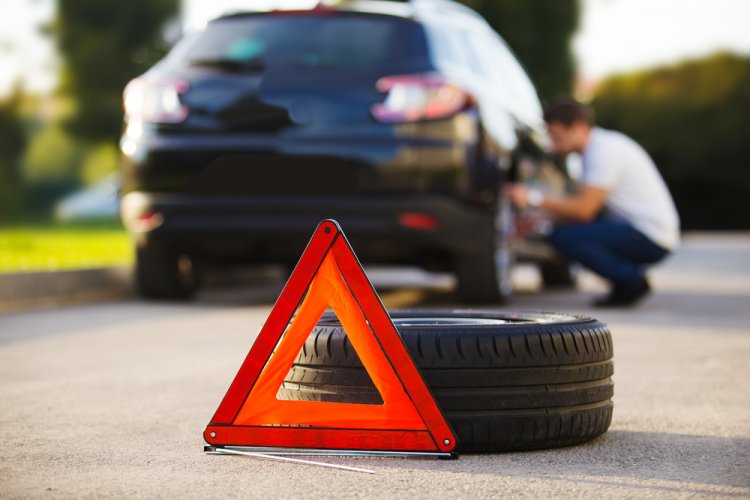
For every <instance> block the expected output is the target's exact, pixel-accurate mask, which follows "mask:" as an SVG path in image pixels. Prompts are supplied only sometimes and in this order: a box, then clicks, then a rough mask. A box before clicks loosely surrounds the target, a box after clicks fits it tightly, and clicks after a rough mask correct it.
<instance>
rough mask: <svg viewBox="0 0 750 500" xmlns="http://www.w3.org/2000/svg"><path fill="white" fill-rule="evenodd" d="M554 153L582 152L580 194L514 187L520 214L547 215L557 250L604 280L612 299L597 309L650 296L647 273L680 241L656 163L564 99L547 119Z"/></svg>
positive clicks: (581, 107) (599, 302) (552, 107)
mask: <svg viewBox="0 0 750 500" xmlns="http://www.w3.org/2000/svg"><path fill="white" fill-rule="evenodd" d="M544 119H545V121H546V122H547V128H548V131H549V136H550V139H551V141H552V147H553V149H554V152H555V153H557V154H559V155H561V156H566V155H568V154H570V153H574V152H576V153H580V154H581V155H582V160H583V172H582V176H581V178H580V180H579V183H580V185H579V186H578V190H577V192H576V193H575V194H573V195H570V196H565V197H559V198H558V197H549V196H545V195H544V194H542V193H541V192H539V191H537V190H534V189H529V188H527V187H526V186H523V185H519V184H515V185H512V186H510V187H509V189H508V191H509V194H510V196H511V199H512V200H513V203H514V204H515V205H516V206H517V207H519V208H526V207H538V208H541V209H543V210H544V211H546V212H548V213H549V214H550V215H551V216H552V218H553V219H554V220H555V223H556V227H555V230H554V231H553V233H552V235H551V242H552V244H553V245H554V247H555V248H556V249H557V250H558V251H559V252H560V253H561V254H563V255H564V256H566V257H568V258H569V259H571V260H573V261H577V262H579V263H581V264H582V265H584V266H585V267H587V268H588V269H590V270H592V271H594V272H595V273H597V274H599V275H600V276H602V277H604V278H605V279H607V280H608V281H609V282H610V283H611V285H612V287H611V291H610V293H609V294H608V295H607V296H606V297H603V298H601V299H599V300H597V301H596V302H595V303H594V305H596V306H600V307H617V306H620V307H627V306H632V305H634V304H636V303H637V302H638V301H640V300H641V299H643V298H644V297H645V296H646V295H648V293H649V292H650V290H651V287H650V285H649V282H648V279H647V278H646V274H645V271H646V267H647V266H648V265H650V264H654V263H656V262H658V261H660V260H661V259H663V258H664V257H665V256H666V255H668V254H669V253H670V252H671V251H672V250H674V248H675V247H676V246H677V244H678V242H679V237H680V234H679V217H678V215H677V210H676V209H675V206H674V202H673V201H672V197H671V195H670V194H669V190H668V189H667V186H666V184H665V183H664V180H663V179H662V177H661V175H660V174H659V172H658V170H657V169H656V166H655V165H654V162H653V161H652V160H651V158H650V157H649V156H648V154H647V153H646V151H645V150H644V149H643V148H642V147H641V146H640V145H638V144H637V143H636V142H635V141H633V140H632V139H630V138H629V137H627V136H625V135H624V134H621V133H619V132H615V131H612V130H605V129H602V128H599V127H595V126H594V124H593V111H592V110H591V109H590V108H589V107H588V106H586V105H584V104H581V103H579V102H577V101H574V100H572V99H561V100H558V101H555V102H553V103H551V104H550V106H548V107H547V109H546V110H545V113H544Z"/></svg>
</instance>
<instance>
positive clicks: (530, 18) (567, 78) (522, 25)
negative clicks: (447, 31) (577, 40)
mask: <svg viewBox="0 0 750 500" xmlns="http://www.w3.org/2000/svg"><path fill="white" fill-rule="evenodd" d="M460 2H461V3H463V4H465V5H467V6H469V7H471V8H472V9H474V10H476V11H477V12H478V13H480V14H481V15H482V16H483V17H484V18H485V19H486V20H487V22H488V23H489V24H490V26H492V27H493V28H494V29H495V31H497V32H498V33H500V36H502V37H503V39H504V40H505V41H506V42H507V43H508V45H509V46H510V48H511V49H513V52H515V54H516V56H517V57H518V59H519V60H520V61H521V63H522V64H523V65H524V67H525V68H526V71H528V73H529V75H530V76H531V79H532V80H533V82H534V84H535V86H536V89H537V92H538V93H539V96H540V97H541V98H542V99H548V98H550V97H554V96H556V95H558V94H570V93H571V89H572V86H573V77H574V74H575V63H574V60H573V53H572V51H571V47H570V44H571V40H572V38H573V35H574V34H575V32H576V30H577V29H578V17H579V14H580V6H579V3H578V0H460Z"/></svg>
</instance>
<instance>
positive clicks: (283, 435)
mask: <svg viewBox="0 0 750 500" xmlns="http://www.w3.org/2000/svg"><path fill="white" fill-rule="evenodd" d="M327 307H331V308H332V309H333V310H334V312H335V313H336V315H337V316H338V318H339V319H340V320H341V323H342V326H343V327H344V331H346V333H347V336H348V337H349V340H350V341H351V343H352V346H353V347H354V349H355V350H356V351H357V354H358V355H359V357H360V359H361V361H362V364H363V365H364V367H365V369H366V370H367V373H368V374H369V375H370V378H371V379H372V381H373V383H374V384H375V386H376V388H377V389H378V391H379V392H380V394H381V396H382V398H383V404H382V405H372V404H355V403H325V402H310V401H280V400H277V399H276V393H277V391H278V390H279V387H280V386H281V384H282V382H283V380H284V377H285V376H286V374H287V373H288V372H289V370H290V368H291V366H292V364H293V363H294V359H295V357H296V356H297V353H298V352H299V350H300V349H301V348H302V345H303V344H304V343H305V341H306V340H307V337H308V335H309V334H310V332H311V331H312V329H313V327H314V326H315V325H316V324H317V322H318V321H319V319H320V318H321V316H322V315H323V313H324V312H325V310H326V308H327ZM295 311H296V313H297V314H296V315H295ZM293 316H294V319H292V317H293ZM203 436H204V438H205V440H206V442H208V443H209V444H211V445H215V446H258V447H291V448H321V449H349V450H373V451H396V452H402V451H415V452H440V453H450V452H453V450H454V449H455V447H456V437H455V435H454V434H453V431H452V430H451V428H450V425H449V424H448V422H447V421H446V419H445V417H444V416H443V414H442V412H441V411H440V408H439V407H438V405H437V403H436V402H435V399H434V398H433V396H432V394H431V393H430V390H429V388H428V387H427V385H426V384H425V382H424V380H423V379H422V376H421V374H420V372H419V370H418V368H417V367H416V365H415V364H414V361H413V360H412V359H411V356H410V355H409V352H408V350H407V349H406V346H405V345H404V343H403V340H402V339H401V337H400V336H399V334H398V332H397V331H396V329H395V327H394V326H393V323H392V322H391V319H390V317H389V316H388V313H387V312H386V310H385V308H384V307H383V304H382V303H381V302H380V299H379V298H378V296H377V293H376V292H375V289H374V288H373V286H372V284H371V283H370V282H369V280H368V279H367V276H366V275H365V273H364V270H363V269H362V266H361V264H360V263H359V261H358V260H357V257H356V256H355V255H354V251H353V250H352V248H351V246H350V245H349V242H348V241H347V239H346V237H345V236H344V233H343V232H342V231H341V228H340V227H339V225H338V223H336V221H333V220H326V221H323V222H321V223H320V224H319V225H318V228H317V229H316V230H315V233H314V234H313V237H312V239H311V240H310V242H309V243H308V245H307V248H306V249H305V252H304V253H303V254H302V257H301V258H300V261H299V263H298V264H297V267H296V268H295V269H294V272H293V273H292V275H291V276H290V278H289V281H288V282H287V284H286V286H285V287H284V290H283V291H282V292H281V295H280V296H279V298H278V300H277V301H276V304H275V305H274V307H273V309H272V310H271V313H270V315H269V317H268V320H267V321H266V323H265V325H264V326H263V328H262V329H261V331H260V333H259V334H258V338H257V339H256V341H255V343H254V344H253V346H252V348H251V349H250V352H249V353H248V355H247V357H246V358H245V361H244V362H243V364H242V366H241V367H240V370H239V372H238V373H237V375H236V376H235V378H234V381H233V382H232V385H231V386H230V387H229V390H228V391H227V393H226V395H225V396H224V399H223V400H222V402H221V404H220V405H219V408H218V409H217V410H216V414H215V415H214V416H213V418H212V419H211V423H210V424H208V426H207V427H206V430H205V431H204V433H203Z"/></svg>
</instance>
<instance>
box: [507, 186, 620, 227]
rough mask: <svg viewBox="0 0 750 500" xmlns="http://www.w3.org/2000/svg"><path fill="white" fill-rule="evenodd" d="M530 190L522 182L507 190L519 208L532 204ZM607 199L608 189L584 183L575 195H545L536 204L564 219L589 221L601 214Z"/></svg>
mask: <svg viewBox="0 0 750 500" xmlns="http://www.w3.org/2000/svg"><path fill="white" fill-rule="evenodd" d="M529 191H530V190H529V188H527V187H526V186H523V185H520V184H514V185H512V186H509V188H508V190H507V192H508V194H509V195H510V197H511V200H513V203H514V204H515V205H516V206H517V207H519V208H526V207H529V206H531V205H530V204H529ZM606 199H607V190H606V189H604V188H599V187H594V186H587V185H582V186H581V189H580V190H579V192H578V193H576V194H574V195H571V196H565V197H561V198H557V197H549V196H544V197H543V198H542V200H541V203H539V204H538V205H536V206H537V207H538V208H541V209H543V210H546V211H548V212H550V213H552V214H553V215H556V216H557V217H559V218H562V219H568V220H574V221H579V222H588V221H590V220H592V219H594V218H595V217H596V216H597V215H598V214H599V212H600V211H601V209H602V207H603V206H604V201H605V200H606Z"/></svg>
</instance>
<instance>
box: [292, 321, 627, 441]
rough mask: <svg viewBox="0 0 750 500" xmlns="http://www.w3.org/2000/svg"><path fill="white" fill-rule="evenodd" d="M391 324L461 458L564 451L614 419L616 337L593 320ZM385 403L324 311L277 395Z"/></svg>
mask: <svg viewBox="0 0 750 500" xmlns="http://www.w3.org/2000/svg"><path fill="white" fill-rule="evenodd" d="M391 318H392V319H393V323H394V325H395V326H396V329H397V330H398V332H399V334H400V335H401V337H402V338H403V339H404V342H405V343H406V346H407V348H408V350H409V352H410V353H411V356H412V358H413V359H414V362H415V363H416V365H417V366H418V367H419V368H420V369H421V372H422V376H423V378H424V379H425V382H426V383H427V385H428V387H429V388H430V389H431V391H432V393H433V395H434V397H435V399H436V401H437V403H438V405H439V406H440V408H441V409H442V411H443V413H444V414H445V416H446V418H447V419H448V421H449V422H450V424H451V426H452V427H453V430H454V432H455V433H456V435H457V437H458V451H460V452H497V451H513V450H532V449H540V448H553V447H559V446H568V445H573V444H578V443H583V442H585V441H588V440H590V439H592V438H594V437H596V436H598V435H600V434H602V433H603V432H605V431H606V430H607V428H608V427H609V424H610V421H611V419H612V408H613V406H612V395H613V384H612V378H611V377H612V374H613V370H614V367H613V361H612V337H611V335H610V333H609V331H608V330H607V327H606V326H605V325H604V324H603V323H601V322H599V321H597V320H595V319H591V318H585V317H577V316H569V315H561V314H549V313H502V312H477V311H397V312H391ZM277 397H278V398H279V399H282V400H298V401H299V400H304V401H328V402H352V403H364V404H368V403H369V404H382V398H381V397H380V394H379V393H378V391H377V389H376V388H375V386H374V384H373V383H372V380H371V379H370V377H369V375H368V374H367V372H366V371H365V369H364V367H363V366H362V363H361V361H360V360H359V357H358V356H357V353H356V352H355V351H354V348H353V347H352V345H351V344H350V343H349V339H348V338H347V336H346V334H345V332H344V330H343V328H342V327H341V324H340V323H339V321H338V320H337V319H336V317H335V316H334V315H330V314H327V315H325V316H324V317H323V318H322V319H321V321H320V322H319V323H318V325H317V326H316V327H315V329H314V330H313V332H312V333H311V334H310V336H309V338H308V339H307V342H306V343H305V345H304V346H303V348H302V350H301V351H300V353H299V355H298V356H297V359H296V360H295V363H294V365H293V366H292V369H291V370H290V371H289V373H288V374H287V376H286V379H285V381H284V383H283V384H282V386H281V388H280V389H279V393H278V395H277Z"/></svg>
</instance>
